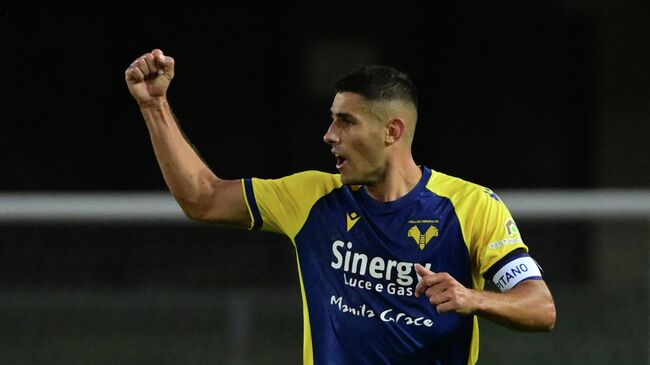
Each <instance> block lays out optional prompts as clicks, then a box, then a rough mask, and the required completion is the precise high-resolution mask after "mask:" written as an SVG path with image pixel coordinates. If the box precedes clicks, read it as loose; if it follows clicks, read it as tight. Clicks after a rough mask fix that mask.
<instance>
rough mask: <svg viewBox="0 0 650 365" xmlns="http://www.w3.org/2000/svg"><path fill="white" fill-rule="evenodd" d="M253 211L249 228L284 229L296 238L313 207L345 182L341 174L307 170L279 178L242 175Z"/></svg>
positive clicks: (274, 230) (248, 201)
mask: <svg viewBox="0 0 650 365" xmlns="http://www.w3.org/2000/svg"><path fill="white" fill-rule="evenodd" d="M242 184H243V186H244V192H245V197H246V204H247V206H248V211H249V214H250V215H251V226H250V227H249V228H250V229H261V230H264V231H271V232H277V233H284V234H286V235H287V236H289V237H290V238H292V239H293V238H294V237H295V236H296V235H297V234H298V232H299V231H300V228H301V227H302V226H303V225H304V223H305V221H306V220H307V217H308V215H309V212H310V211H311V207H312V206H313V205H314V204H315V203H316V202H317V201H318V200H319V199H320V198H322V197H323V196H325V195H327V194H328V193H330V192H331V191H332V190H334V189H337V188H340V187H341V186H342V183H341V180H340V177H339V175H334V174H328V173H324V172H319V171H304V172H300V173H296V174H293V175H289V176H285V177H282V178H279V179H259V178H250V179H242Z"/></svg>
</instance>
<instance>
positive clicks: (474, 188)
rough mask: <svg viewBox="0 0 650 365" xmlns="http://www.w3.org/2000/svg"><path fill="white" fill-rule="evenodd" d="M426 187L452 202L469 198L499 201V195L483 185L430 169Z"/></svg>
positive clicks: (481, 200)
mask: <svg viewBox="0 0 650 365" xmlns="http://www.w3.org/2000/svg"><path fill="white" fill-rule="evenodd" d="M427 189H428V190H430V191H431V192H433V193H434V194H436V195H439V196H442V197H445V198H448V199H450V200H451V201H452V202H454V203H460V202H462V201H466V200H470V201H474V202H491V201H494V202H500V201H501V199H500V198H499V196H498V195H497V194H496V193H495V192H494V191H492V189H490V188H487V187H485V186H483V185H480V184H477V183H474V182H471V181H467V180H464V179H461V178H459V177H455V176H451V175H447V174H445V173H442V172H439V171H434V170H431V178H430V179H429V182H428V183H427Z"/></svg>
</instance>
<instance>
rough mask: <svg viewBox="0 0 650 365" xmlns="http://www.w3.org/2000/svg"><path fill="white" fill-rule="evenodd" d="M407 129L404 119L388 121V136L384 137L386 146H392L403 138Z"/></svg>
mask: <svg viewBox="0 0 650 365" xmlns="http://www.w3.org/2000/svg"><path fill="white" fill-rule="evenodd" d="M405 131H406V123H404V121H403V120H402V119H399V118H394V119H391V120H390V122H388V124H387V125H386V137H385V138H384V143H385V144H386V146H390V145H392V144H394V143H395V142H397V141H399V140H400V139H402V136H403V135H404V132H405Z"/></svg>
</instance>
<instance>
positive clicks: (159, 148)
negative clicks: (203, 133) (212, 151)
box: [125, 49, 251, 227]
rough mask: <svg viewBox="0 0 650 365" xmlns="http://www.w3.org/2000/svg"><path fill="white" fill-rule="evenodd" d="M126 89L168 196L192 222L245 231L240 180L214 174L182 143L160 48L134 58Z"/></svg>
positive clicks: (169, 68) (169, 61)
mask: <svg viewBox="0 0 650 365" xmlns="http://www.w3.org/2000/svg"><path fill="white" fill-rule="evenodd" d="M125 78H126V84H127V86H128V88H129V91H130V92H131V95H132V96H133V98H134V99H135V100H136V101H137V102H138V105H139V106H140V111H141V113H142V116H143V117H144V120H145V122H146V125H147V128H148V129H149V135H150V137H151V143H152V145H153V149H154V153H155V155H156V159H157V160H158V164H159V166H160V170H161V171H162V174H163V177H164V179H165V182H166V183H167V186H168V187H169V191H170V192H171V193H172V195H173V196H174V198H175V199H176V201H177V202H178V204H179V205H180V206H181V208H182V209H183V211H184V212H185V214H186V215H187V216H188V217H190V218H192V219H196V220H200V221H205V222H212V223H223V224H231V225H238V226H244V227H249V226H250V224H251V217H250V213H249V212H248V208H247V206H246V200H245V198H244V191H243V186H242V182H241V180H224V179H220V178H219V177H217V175H215V174H214V173H213V172H212V171H211V170H210V168H209V167H208V166H207V165H206V163H205V162H204V161H203V160H202V159H201V158H200V157H199V155H198V154H197V152H196V151H195V149H194V148H193V147H192V145H191V144H190V143H189V141H188V140H187V139H186V138H185V136H184V134H183V132H182V130H181V128H180V126H179V125H178V122H177V120H176V118H175V117H174V115H173V113H172V111H171V107H170V105H169V102H168V100H167V89H168V88H169V84H170V83H171V81H172V79H173V78H174V59H173V58H171V57H169V56H165V55H163V52H162V51H161V50H159V49H154V50H153V51H152V52H149V53H145V54H144V55H142V56H140V57H138V58H137V59H136V60H135V61H133V63H131V65H129V67H128V68H127V69H126V71H125Z"/></svg>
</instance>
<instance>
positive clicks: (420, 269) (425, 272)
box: [415, 264, 435, 277]
mask: <svg viewBox="0 0 650 365" xmlns="http://www.w3.org/2000/svg"><path fill="white" fill-rule="evenodd" d="M415 272H416V273H417V274H418V276H420V277H422V276H426V275H431V274H435V273H434V272H433V271H431V270H429V269H427V268H426V267H424V266H422V265H420V264H415Z"/></svg>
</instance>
